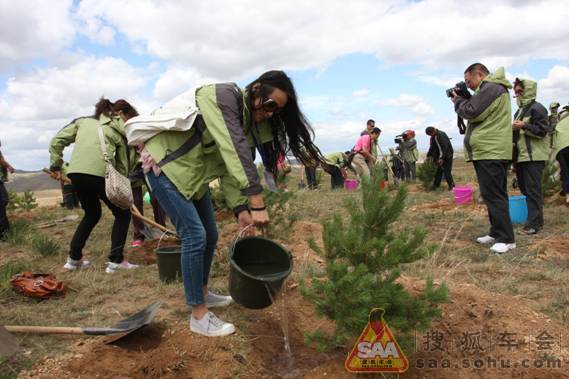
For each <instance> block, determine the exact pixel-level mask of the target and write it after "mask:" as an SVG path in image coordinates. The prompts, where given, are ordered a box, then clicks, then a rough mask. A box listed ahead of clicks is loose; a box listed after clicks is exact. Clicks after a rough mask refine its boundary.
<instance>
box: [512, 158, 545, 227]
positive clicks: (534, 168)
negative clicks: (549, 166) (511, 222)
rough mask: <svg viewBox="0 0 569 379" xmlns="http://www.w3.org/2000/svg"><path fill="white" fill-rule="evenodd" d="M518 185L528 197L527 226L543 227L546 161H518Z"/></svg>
mask: <svg viewBox="0 0 569 379" xmlns="http://www.w3.org/2000/svg"><path fill="white" fill-rule="evenodd" d="M515 167H516V177H517V178H518V186H520V190H521V191H522V193H523V194H524V195H525V197H526V202H527V206H528V219H527V221H526V224H525V226H524V227H525V228H527V229H529V228H534V229H537V230H539V229H541V228H542V227H543V196H542V194H541V177H542V176H543V168H544V167H545V162H544V161H540V162H522V163H516V165H515Z"/></svg>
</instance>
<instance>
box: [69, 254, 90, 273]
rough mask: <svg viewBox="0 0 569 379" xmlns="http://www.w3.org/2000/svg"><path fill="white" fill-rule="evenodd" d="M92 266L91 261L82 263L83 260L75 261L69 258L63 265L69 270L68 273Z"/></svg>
mask: <svg viewBox="0 0 569 379" xmlns="http://www.w3.org/2000/svg"><path fill="white" fill-rule="evenodd" d="M89 266H91V262H89V261H81V260H75V259H72V258H71V257H67V262H65V264H64V265H63V268H64V269H66V270H68V271H73V270H77V269H78V268H81V269H83V268H87V267H89Z"/></svg>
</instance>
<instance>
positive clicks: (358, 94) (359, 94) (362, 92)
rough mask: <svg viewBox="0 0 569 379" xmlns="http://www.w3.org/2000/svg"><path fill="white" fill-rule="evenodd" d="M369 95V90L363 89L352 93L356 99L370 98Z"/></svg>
mask: <svg viewBox="0 0 569 379" xmlns="http://www.w3.org/2000/svg"><path fill="white" fill-rule="evenodd" d="M369 93H370V91H369V89H367V88H362V89H358V90H355V91H354V92H352V97H356V98H361V97H368V96H369Z"/></svg>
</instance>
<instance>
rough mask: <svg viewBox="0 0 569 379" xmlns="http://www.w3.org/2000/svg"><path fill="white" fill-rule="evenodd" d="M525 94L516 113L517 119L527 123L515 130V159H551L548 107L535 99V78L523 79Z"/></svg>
mask: <svg viewBox="0 0 569 379" xmlns="http://www.w3.org/2000/svg"><path fill="white" fill-rule="evenodd" d="M521 81H522V83H523V85H524V94H523V95H522V98H521V99H519V100H518V106H519V109H518V110H517V111H516V113H515V115H514V119H515V120H522V121H523V122H524V123H525V125H524V127H523V128H522V129H521V130H519V131H514V157H513V158H514V161H515V162H518V163H522V162H536V161H546V160H548V159H549V150H550V149H549V145H550V139H549V138H546V137H547V131H548V128H549V120H548V116H547V109H546V108H545V107H544V106H543V105H541V104H540V103H538V102H537V101H535V99H536V97H537V83H536V82H534V81H533V80H528V79H521Z"/></svg>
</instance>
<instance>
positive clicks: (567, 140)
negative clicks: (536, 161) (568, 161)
mask: <svg viewBox="0 0 569 379" xmlns="http://www.w3.org/2000/svg"><path fill="white" fill-rule="evenodd" d="M553 141H554V144H553V149H554V153H553V156H555V157H556V156H557V154H558V153H559V152H560V151H561V150H563V149H564V148H566V147H568V146H569V117H565V118H564V119H562V120H561V121H559V123H558V124H557V127H556V128H555V134H554V139H553Z"/></svg>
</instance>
